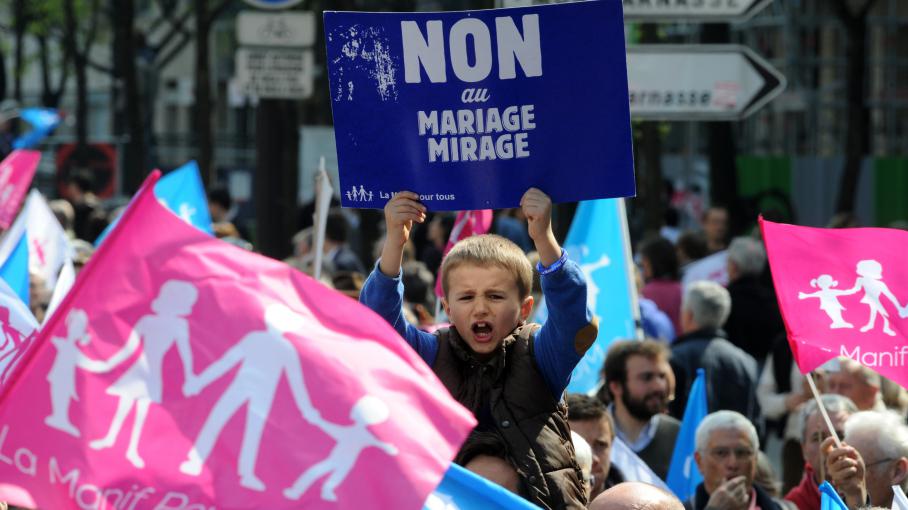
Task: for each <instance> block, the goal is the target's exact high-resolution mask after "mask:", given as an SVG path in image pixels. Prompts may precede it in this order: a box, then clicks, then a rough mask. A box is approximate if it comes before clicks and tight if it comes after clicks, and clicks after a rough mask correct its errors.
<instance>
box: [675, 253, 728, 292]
mask: <svg viewBox="0 0 908 510" xmlns="http://www.w3.org/2000/svg"><path fill="white" fill-rule="evenodd" d="M699 280H709V281H711V282H716V283H718V284H719V285H722V286H725V285H728V252H727V251H725V250H722V251H720V252H716V253H713V254H712V255H710V256H709V257H706V258H702V259H700V260H698V261H696V262H692V263H691V264H690V265H689V266H687V267H686V268H684V277H683V278H681V286H682V288H684V289H686V288H687V286H688V285H690V284H691V283H693V282H696V281H699Z"/></svg>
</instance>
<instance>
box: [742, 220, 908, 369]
mask: <svg viewBox="0 0 908 510" xmlns="http://www.w3.org/2000/svg"><path fill="white" fill-rule="evenodd" d="M760 226H761V228H762V230H763V239H764V241H765V242H766V253H767V254H768V256H769V264H770V267H771V268H772V278H773V281H774V282H775V287H776V296H777V297H778V300H779V307H780V309H781V310H782V316H783V318H784V319H785V327H786V328H787V329H788V341H789V343H790V344H791V351H792V353H794V357H795V360H797V362H798V366H799V367H800V368H801V370H802V371H803V372H808V371H810V370H813V369H814V368H816V367H818V366H820V365H822V364H823V363H824V362H826V361H828V360H830V359H832V358H835V357H837V356H847V357H849V358H852V359H854V360H855V361H857V362H859V363H861V364H863V365H865V366H868V367H870V368H872V369H874V370H876V371H877V372H879V373H880V374H882V375H884V376H886V377H888V378H890V379H892V380H893V381H895V382H897V383H899V384H901V385H902V386H905V387H908V269H906V266H905V252H906V250H908V232H905V231H902V230H894V229H885V228H852V229H823V228H810V227H797V226H794V225H785V224H781V223H772V222H770V221H765V220H763V219H762V218H761V220H760Z"/></svg>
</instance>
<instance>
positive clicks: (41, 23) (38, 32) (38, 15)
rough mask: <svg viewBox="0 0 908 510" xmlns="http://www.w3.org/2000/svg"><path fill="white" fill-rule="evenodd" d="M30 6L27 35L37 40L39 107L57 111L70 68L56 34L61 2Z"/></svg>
mask: <svg viewBox="0 0 908 510" xmlns="http://www.w3.org/2000/svg"><path fill="white" fill-rule="evenodd" d="M29 5H30V8H31V9H32V12H33V20H32V23H31V27H30V29H29V32H30V33H31V35H33V36H34V38H35V39H37V41H38V47H39V48H40V51H39V53H38V59H39V62H40V65H41V104H42V105H44V106H46V107H48V108H58V107H59V106H60V100H61V99H62V97H63V92H64V91H65V90H66V83H67V81H68V80H69V67H70V66H69V64H70V60H69V59H70V52H69V51H67V49H66V44H65V43H64V38H63V37H62V36H61V34H60V33H59V27H60V26H62V24H63V15H62V13H61V5H60V1H59V0H33V1H32V2H30V4H29ZM55 48H56V50H55ZM52 64H53V65H52ZM55 69H56V70H57V76H56V78H57V79H56V85H55V84H54V74H55V73H54V70H55Z"/></svg>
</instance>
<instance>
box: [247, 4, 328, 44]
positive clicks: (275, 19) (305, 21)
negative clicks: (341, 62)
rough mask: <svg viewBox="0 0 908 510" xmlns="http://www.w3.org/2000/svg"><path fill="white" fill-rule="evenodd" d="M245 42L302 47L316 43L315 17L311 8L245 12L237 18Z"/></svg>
mask: <svg viewBox="0 0 908 510" xmlns="http://www.w3.org/2000/svg"><path fill="white" fill-rule="evenodd" d="M236 37H237V40H238V41H239V43H240V44H241V45H251V46H282V47H298V46H312V45H313V44H315V16H314V15H313V14H312V12H311V11H293V12H261V11H242V12H240V13H239V14H238V15H237V17H236Z"/></svg>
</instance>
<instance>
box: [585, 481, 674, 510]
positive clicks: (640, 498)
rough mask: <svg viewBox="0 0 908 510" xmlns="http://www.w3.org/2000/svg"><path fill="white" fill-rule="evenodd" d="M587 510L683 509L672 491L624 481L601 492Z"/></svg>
mask: <svg viewBox="0 0 908 510" xmlns="http://www.w3.org/2000/svg"><path fill="white" fill-rule="evenodd" d="M589 510H684V505H682V504H681V501H680V500H679V499H678V498H676V497H675V496H674V495H673V494H672V493H670V492H667V491H664V490H662V489H660V488H658V487H656V486H653V485H650V484H648V483H641V482H624V483H619V484H618V485H616V486H614V487H612V488H611V489H608V490H607V491H605V492H603V493H602V494H600V495H599V496H597V497H596V499H594V500H593V502H592V503H590V507H589Z"/></svg>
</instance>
